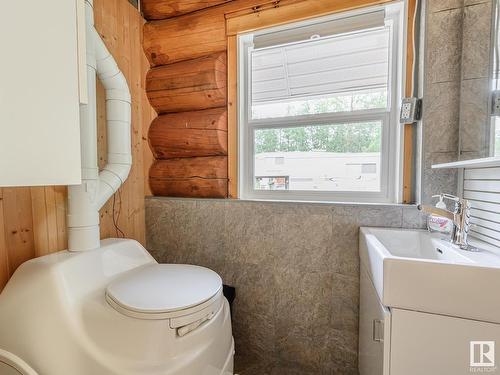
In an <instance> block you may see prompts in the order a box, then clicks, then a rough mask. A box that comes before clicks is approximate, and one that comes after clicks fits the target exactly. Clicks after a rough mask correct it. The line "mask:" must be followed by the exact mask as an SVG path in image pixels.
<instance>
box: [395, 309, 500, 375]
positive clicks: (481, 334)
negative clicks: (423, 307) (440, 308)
mask: <svg viewBox="0 0 500 375" xmlns="http://www.w3.org/2000/svg"><path fill="white" fill-rule="evenodd" d="M495 343H496V344H497V345H498V344H499V343H500V325H499V324H493V323H486V322H480V321H476V320H468V319H461V318H454V317H450V316H444V315H437V314H427V313H421V312H416V311H408V310H400V309H393V310H392V338H391V375H422V374H436V375H467V374H471V373H474V372H475V373H484V372H486V373H494V374H495V373H497V367H496V366H497V364H496V363H495ZM496 357H497V359H498V356H496Z"/></svg>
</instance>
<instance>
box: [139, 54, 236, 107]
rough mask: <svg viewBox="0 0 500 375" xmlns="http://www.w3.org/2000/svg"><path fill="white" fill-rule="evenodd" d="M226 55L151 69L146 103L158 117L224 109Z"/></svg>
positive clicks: (148, 76) (147, 79) (147, 82)
mask: <svg viewBox="0 0 500 375" xmlns="http://www.w3.org/2000/svg"><path fill="white" fill-rule="evenodd" d="M226 76H227V71H226V54H225V53H218V54H215V55H210V56H205V57H201V58H198V59H193V60H189V61H183V62H179V63H175V64H170V65H165V66H161V67H157V68H154V69H151V70H150V71H149V72H148V75H147V78H146V92H147V95H148V98H149V102H150V103H151V105H152V106H153V108H154V109H156V111H157V112H158V113H169V112H182V111H195V110H201V109H207V108H217V107H222V106H225V105H226V98H227V91H226V90H227V89H226V81H227V77H226Z"/></svg>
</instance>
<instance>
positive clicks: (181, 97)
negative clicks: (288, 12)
mask: <svg viewBox="0 0 500 375" xmlns="http://www.w3.org/2000/svg"><path fill="white" fill-rule="evenodd" d="M268 2H269V0H262V1H256V0H235V1H229V0H225V1H224V0H143V2H142V9H143V14H144V15H145V16H146V18H148V19H149V20H150V22H147V23H146V24H145V26H144V36H143V47H144V51H145V53H146V56H147V58H148V60H149V62H150V65H151V69H150V71H149V73H148V75H147V80H146V91H147V96H148V98H149V101H150V103H151V105H152V106H153V108H154V109H155V110H156V112H157V113H158V117H157V118H156V119H155V120H154V121H153V122H152V124H151V127H150V129H149V133H148V141H149V145H150V147H151V150H152V152H153V155H154V157H155V159H156V161H155V162H154V164H153V165H152V166H151V168H150V172H149V186H150V188H151V191H152V193H153V194H154V195H163V196H176V197H198V198H226V197H227V196H228V158H227V154H228V137H227V105H228V102H227V101H228V100H227V90H228V88H227V75H228V67H227V35H226V18H225V15H226V13H227V12H230V11H231V12H232V11H236V10H239V9H246V8H248V7H249V6H253V5H255V4H260V3H268Z"/></svg>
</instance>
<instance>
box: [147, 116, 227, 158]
mask: <svg viewBox="0 0 500 375" xmlns="http://www.w3.org/2000/svg"><path fill="white" fill-rule="evenodd" d="M149 144H150V146H151V149H152V150H153V154H154V156H155V158H157V159H169V158H181V157H193V156H211V155H227V113H226V109H225V108H217V109H209V110H205V111H196V112H182V113H174V114H170V115H162V116H159V117H157V118H156V119H155V120H154V121H153V123H152V124H151V127H150V129H149Z"/></svg>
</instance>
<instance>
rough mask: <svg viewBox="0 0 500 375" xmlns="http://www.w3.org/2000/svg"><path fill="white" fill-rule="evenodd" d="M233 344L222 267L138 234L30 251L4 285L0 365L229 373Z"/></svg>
mask: <svg viewBox="0 0 500 375" xmlns="http://www.w3.org/2000/svg"><path fill="white" fill-rule="evenodd" d="M233 354H234V343H233V338H232V334H231V319H230V312H229V305H228V302H227V300H226V299H225V298H224V296H223V294H222V280H221V278H220V276H219V275H217V274H216V273H215V272H213V271H211V270H209V269H206V268H203V267H198V266H192V265H173V264H158V263H157V262H156V261H155V260H154V259H153V258H152V257H151V256H150V255H149V253H148V252H147V251H146V250H145V249H144V248H143V247H142V246H141V245H140V244H139V243H137V242H136V241H133V240H117V239H110V240H104V241H102V246H101V248H99V249H97V250H91V251H85V252H68V251H62V252H59V253H55V254H51V255H47V256H44V257H41V258H37V259H33V260H30V261H28V262H26V263H24V264H23V265H21V266H20V267H19V269H18V270H17V271H16V272H15V274H14V275H13V277H12V279H11V280H10V281H9V283H8V284H7V286H6V287H5V289H4V291H3V292H2V294H0V374H9V375H11V374H12V375H17V374H25V375H33V374H39V375H44V374H50V375H63V374H65V375H67V374H72V375H89V374H92V375H111V374H116V375H118V374H120V375H136V374H137V375H138V374H155V375H156V374H158V375H229V374H232V373H233Z"/></svg>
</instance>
